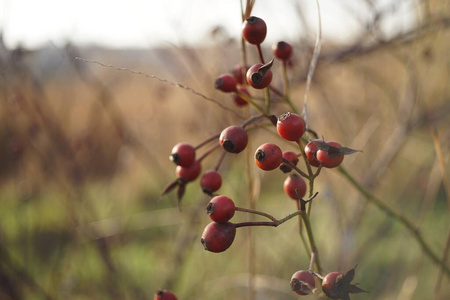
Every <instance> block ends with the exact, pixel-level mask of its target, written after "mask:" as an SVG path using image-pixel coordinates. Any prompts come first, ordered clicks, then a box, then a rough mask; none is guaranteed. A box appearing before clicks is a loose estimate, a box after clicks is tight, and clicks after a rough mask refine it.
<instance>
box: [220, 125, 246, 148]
mask: <svg viewBox="0 0 450 300" xmlns="http://www.w3.org/2000/svg"><path fill="white" fill-rule="evenodd" d="M219 142H220V146H222V148H223V149H224V150H225V151H227V152H231V153H239V152H241V151H242V150H244V149H245V147H247V143H248V135H247V132H246V131H245V130H244V128H242V126H230V127H227V128H225V129H224V130H223V131H222V132H221V133H220V137H219Z"/></svg>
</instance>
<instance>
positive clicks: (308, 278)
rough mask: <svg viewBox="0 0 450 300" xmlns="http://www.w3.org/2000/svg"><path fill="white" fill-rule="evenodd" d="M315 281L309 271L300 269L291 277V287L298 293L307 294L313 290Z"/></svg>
mask: <svg viewBox="0 0 450 300" xmlns="http://www.w3.org/2000/svg"><path fill="white" fill-rule="evenodd" d="M315 287H316V281H315V280H314V276H313V275H312V274H311V272H309V271H306V270H300V271H297V272H295V273H294V274H293V275H292V277H291V289H292V291H294V292H296V293H297V294H299V295H302V296H304V295H309V294H311V293H312V292H313V291H314V288H315Z"/></svg>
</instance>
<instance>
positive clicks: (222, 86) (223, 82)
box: [214, 74, 237, 93]
mask: <svg viewBox="0 0 450 300" xmlns="http://www.w3.org/2000/svg"><path fill="white" fill-rule="evenodd" d="M236 84H237V82H236V79H235V78H234V77H233V76H231V75H230V74H222V75H220V76H219V77H218V78H217V79H216V82H215V84H214V86H215V88H216V89H218V90H221V91H222V92H226V93H229V92H234V91H236Z"/></svg>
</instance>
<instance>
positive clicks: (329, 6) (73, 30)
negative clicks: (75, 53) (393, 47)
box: [0, 0, 417, 48]
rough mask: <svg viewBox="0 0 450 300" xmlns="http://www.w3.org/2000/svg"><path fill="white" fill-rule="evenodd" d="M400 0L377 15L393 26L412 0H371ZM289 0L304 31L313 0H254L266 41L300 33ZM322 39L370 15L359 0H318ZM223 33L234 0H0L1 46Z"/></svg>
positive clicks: (120, 43)
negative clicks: (390, 11)
mask: <svg viewBox="0 0 450 300" xmlns="http://www.w3.org/2000/svg"><path fill="white" fill-rule="evenodd" d="M392 1H397V2H399V3H400V2H401V3H403V5H401V9H400V12H399V13H398V14H395V15H393V16H391V17H389V18H388V19H386V21H384V22H383V27H384V29H385V30H386V32H387V33H389V34H393V33H395V32H396V31H399V30H405V29H407V28H410V27H411V26H413V24H414V22H415V19H416V15H417V14H416V12H415V10H414V3H416V2H417V0H404V1H402V0H374V1H373V2H374V3H375V4H376V6H377V7H380V8H382V7H389V5H390V3H391V2H392ZM294 2H298V3H300V6H301V8H302V10H303V12H304V15H305V19H306V21H307V24H308V30H307V32H308V34H309V36H315V35H316V33H317V24H318V20H317V7H316V4H315V1H312V0H257V1H256V5H255V7H254V10H253V15H255V16H258V17H261V18H263V19H264V20H265V21H266V23H267V26H268V34H267V40H268V42H276V41H279V40H286V41H289V40H294V39H298V38H299V37H300V36H304V35H305V32H306V31H305V27H304V26H303V25H302V22H301V21H300V19H299V17H298V14H297V12H296V10H295V9H294V5H293V3H294ZM319 3H320V11H321V15H322V32H323V37H324V39H333V40H335V41H337V42H344V43H345V42H348V41H350V40H351V39H352V38H353V37H354V36H355V35H356V34H358V32H360V31H361V30H362V28H363V22H361V20H362V21H364V20H367V18H370V16H371V14H370V10H369V9H368V7H367V5H364V4H361V3H364V1H359V0H358V1H355V0H319ZM217 25H220V26H223V27H224V28H225V30H226V32H227V34H228V35H229V36H230V37H235V38H238V37H239V35H240V28H241V19H240V1H239V0H126V1H123V0H120V1H119V0H77V1H69V0H38V1H36V0H0V32H2V34H3V39H4V42H5V44H6V45H7V47H10V48H14V47H16V46H18V45H21V46H24V47H26V48H38V47H41V46H44V45H48V44H49V43H50V44H53V45H56V46H62V45H64V44H65V43H67V42H68V41H71V42H74V43H76V44H79V45H100V46H106V47H113V48H151V47H159V46H163V45H169V44H176V45H180V44H190V45H196V44H198V45H200V44H207V43H208V40H209V39H210V38H209V33H210V31H211V29H212V27H213V26H217Z"/></svg>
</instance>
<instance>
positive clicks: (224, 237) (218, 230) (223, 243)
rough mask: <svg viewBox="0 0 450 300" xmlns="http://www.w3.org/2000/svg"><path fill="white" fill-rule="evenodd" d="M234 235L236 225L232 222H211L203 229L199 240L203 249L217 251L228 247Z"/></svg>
mask: <svg viewBox="0 0 450 300" xmlns="http://www.w3.org/2000/svg"><path fill="white" fill-rule="evenodd" d="M235 236H236V227H235V226H234V224H233V223H230V222H225V223H218V222H211V223H209V224H208V225H206V227H205V229H204V230H203V233H202V238H201V242H202V244H203V247H204V248H205V250H208V251H211V252H215V253H218V252H223V251H225V250H227V249H228V248H230V246H231V244H233V241H234V237H235Z"/></svg>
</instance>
